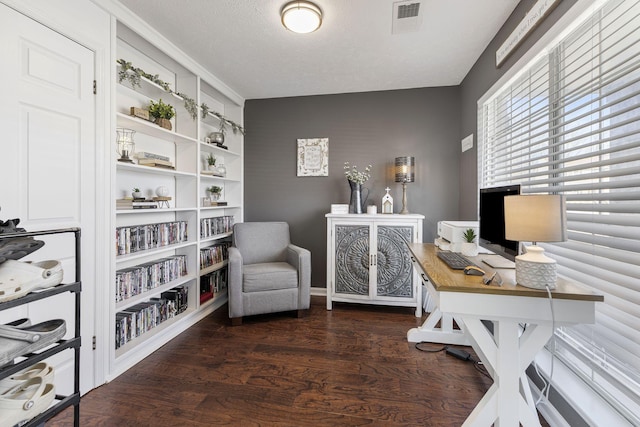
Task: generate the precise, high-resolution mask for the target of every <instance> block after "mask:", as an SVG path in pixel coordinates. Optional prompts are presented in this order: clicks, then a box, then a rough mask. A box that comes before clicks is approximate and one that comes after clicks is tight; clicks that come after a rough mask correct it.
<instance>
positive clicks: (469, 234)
mask: <svg viewBox="0 0 640 427" xmlns="http://www.w3.org/2000/svg"><path fill="white" fill-rule="evenodd" d="M462 237H464V242H463V243H462V255H465V256H476V255H478V244H477V243H476V237H478V236H476V231H475V230H474V229H473V228H467V229H466V230H465V232H464V234H463V235H462Z"/></svg>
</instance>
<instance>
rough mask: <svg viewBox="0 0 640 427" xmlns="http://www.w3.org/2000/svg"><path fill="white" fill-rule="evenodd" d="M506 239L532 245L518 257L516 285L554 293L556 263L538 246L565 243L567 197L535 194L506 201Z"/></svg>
mask: <svg viewBox="0 0 640 427" xmlns="http://www.w3.org/2000/svg"><path fill="white" fill-rule="evenodd" d="M504 215H505V238H506V239H507V240H513V241H516V242H532V245H530V246H527V247H526V252H525V253H524V254H522V255H518V256H517V257H516V282H517V283H518V284H519V285H522V286H525V287H527V288H534V289H546V287H547V286H548V287H549V289H555V287H556V280H557V272H556V270H557V269H556V261H555V260H554V259H552V258H549V257H548V256H546V255H545V254H544V249H543V248H541V247H540V246H538V245H536V242H561V241H564V240H566V234H567V217H566V202H565V198H564V196H560V195H556V194H535V195H519V196H507V197H505V198H504Z"/></svg>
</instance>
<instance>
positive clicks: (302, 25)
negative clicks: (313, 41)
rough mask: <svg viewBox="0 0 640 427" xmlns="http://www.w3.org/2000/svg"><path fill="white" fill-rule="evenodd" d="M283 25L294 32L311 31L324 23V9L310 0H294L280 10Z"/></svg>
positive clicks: (303, 32)
mask: <svg viewBox="0 0 640 427" xmlns="http://www.w3.org/2000/svg"><path fill="white" fill-rule="evenodd" d="M280 16H281V17H282V25H284V26H285V28H286V29H288V30H291V31H293V32H294V33H301V34H305V33H311V32H313V31H315V30H317V29H318V28H320V24H322V11H321V10H320V8H319V7H318V6H316V5H315V4H313V3H311V2H310V1H292V2H289V3H287V4H285V5H284V7H283V8H282V11H281V12H280Z"/></svg>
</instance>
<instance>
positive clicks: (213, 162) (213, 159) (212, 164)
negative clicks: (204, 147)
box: [207, 153, 216, 171]
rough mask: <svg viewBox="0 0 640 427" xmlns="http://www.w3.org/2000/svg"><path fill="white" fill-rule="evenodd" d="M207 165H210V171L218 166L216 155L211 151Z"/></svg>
mask: <svg viewBox="0 0 640 427" xmlns="http://www.w3.org/2000/svg"><path fill="white" fill-rule="evenodd" d="M207 165H208V167H207V169H208V170H210V171H213V170H214V169H215V167H216V156H214V155H213V154H211V153H209V155H208V156H207Z"/></svg>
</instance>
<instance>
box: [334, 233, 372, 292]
mask: <svg viewBox="0 0 640 427" xmlns="http://www.w3.org/2000/svg"><path fill="white" fill-rule="evenodd" d="M335 233H336V235H335V239H336V245H335V248H336V260H335V274H336V277H335V291H336V293H338V294H351V295H369V259H370V257H369V226H368V225H336V228H335Z"/></svg>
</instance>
